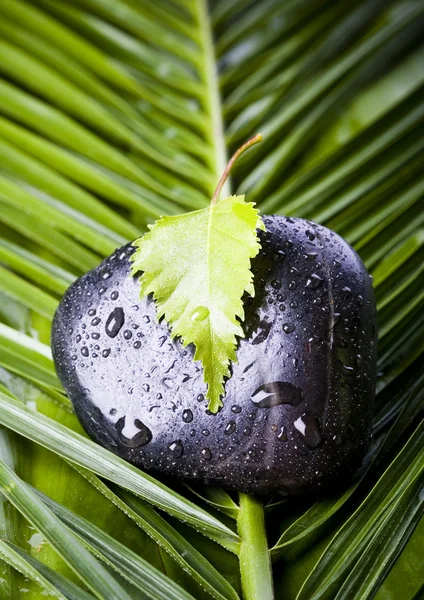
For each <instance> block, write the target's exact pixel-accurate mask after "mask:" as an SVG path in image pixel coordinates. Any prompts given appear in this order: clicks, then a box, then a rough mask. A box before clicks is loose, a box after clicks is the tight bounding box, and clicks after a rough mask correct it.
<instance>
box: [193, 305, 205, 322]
mask: <svg viewBox="0 0 424 600" xmlns="http://www.w3.org/2000/svg"><path fill="white" fill-rule="evenodd" d="M208 316H209V309H208V308H206V306H198V307H197V308H196V309H194V311H193V312H192V314H191V317H190V318H191V320H192V321H204V320H205V319H206V317H208Z"/></svg>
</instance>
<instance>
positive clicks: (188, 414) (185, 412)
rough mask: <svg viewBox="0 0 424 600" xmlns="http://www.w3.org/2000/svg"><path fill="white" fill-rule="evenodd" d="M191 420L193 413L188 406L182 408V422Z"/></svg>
mask: <svg viewBox="0 0 424 600" xmlns="http://www.w3.org/2000/svg"><path fill="white" fill-rule="evenodd" d="M192 420H193V413H192V411H191V410H190V409H189V408H186V409H185V410H183V421H184V423H191V422H192Z"/></svg>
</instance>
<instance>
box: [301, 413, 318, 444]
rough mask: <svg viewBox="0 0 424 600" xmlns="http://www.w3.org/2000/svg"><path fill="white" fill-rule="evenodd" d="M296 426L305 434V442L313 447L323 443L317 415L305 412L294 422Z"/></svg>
mask: <svg viewBox="0 0 424 600" xmlns="http://www.w3.org/2000/svg"><path fill="white" fill-rule="evenodd" d="M294 426H295V428H296V429H297V430H298V431H299V433H300V434H301V435H302V436H303V438H304V440H305V442H306V443H307V444H308V446H310V447H311V448H316V447H317V446H319V444H320V443H321V432H320V429H319V422H318V419H317V418H316V417H313V416H311V415H306V414H303V415H302V416H301V417H299V418H298V419H296V421H295V422H294Z"/></svg>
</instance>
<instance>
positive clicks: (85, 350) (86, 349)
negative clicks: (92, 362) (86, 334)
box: [81, 346, 89, 356]
mask: <svg viewBox="0 0 424 600" xmlns="http://www.w3.org/2000/svg"><path fill="white" fill-rule="evenodd" d="M81 354H82V355H83V356H88V355H89V351H88V348H87V346H83V347H82V348H81Z"/></svg>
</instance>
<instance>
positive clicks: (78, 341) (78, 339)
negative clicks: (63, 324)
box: [76, 334, 81, 344]
mask: <svg viewBox="0 0 424 600" xmlns="http://www.w3.org/2000/svg"><path fill="white" fill-rule="evenodd" d="M76 339H77V344H79V343H80V341H81V336H80V335H79V334H78V335H77V338H76Z"/></svg>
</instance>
